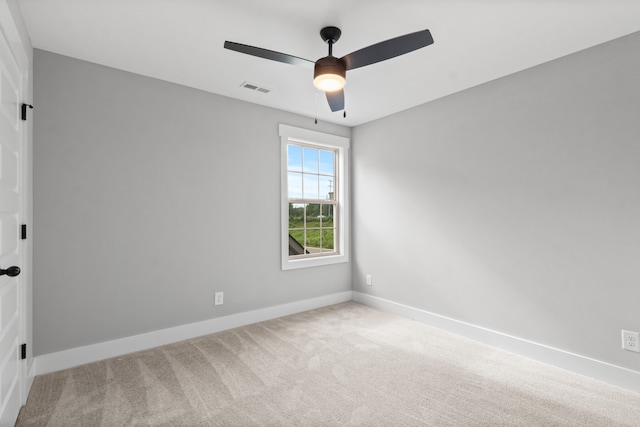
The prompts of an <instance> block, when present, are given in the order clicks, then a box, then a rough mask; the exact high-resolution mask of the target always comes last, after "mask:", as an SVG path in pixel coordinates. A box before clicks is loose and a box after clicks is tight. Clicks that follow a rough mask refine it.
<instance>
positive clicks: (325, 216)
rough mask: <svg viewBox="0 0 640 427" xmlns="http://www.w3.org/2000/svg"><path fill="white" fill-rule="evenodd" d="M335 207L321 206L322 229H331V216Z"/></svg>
mask: <svg viewBox="0 0 640 427" xmlns="http://www.w3.org/2000/svg"><path fill="white" fill-rule="evenodd" d="M334 209H335V206H333V205H322V227H323V228H325V227H333V216H334V214H335V212H334Z"/></svg>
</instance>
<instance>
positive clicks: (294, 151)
mask: <svg viewBox="0 0 640 427" xmlns="http://www.w3.org/2000/svg"><path fill="white" fill-rule="evenodd" d="M287 170H290V171H295V172H302V147H299V146H297V145H288V146H287Z"/></svg>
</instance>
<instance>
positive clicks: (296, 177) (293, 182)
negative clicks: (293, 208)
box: [287, 172, 302, 199]
mask: <svg viewBox="0 0 640 427" xmlns="http://www.w3.org/2000/svg"><path fill="white" fill-rule="evenodd" d="M287 175H288V179H287V186H288V189H289V198H290V199H301V198H302V174H301V173H297V172H289V173H288V174H287Z"/></svg>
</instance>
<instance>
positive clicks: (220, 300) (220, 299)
mask: <svg viewBox="0 0 640 427" xmlns="http://www.w3.org/2000/svg"><path fill="white" fill-rule="evenodd" d="M214 304H215V305H222V304H224V292H216V295H215V302H214Z"/></svg>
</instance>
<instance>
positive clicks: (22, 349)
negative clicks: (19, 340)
mask: <svg viewBox="0 0 640 427" xmlns="http://www.w3.org/2000/svg"><path fill="white" fill-rule="evenodd" d="M26 358H27V345H26V344H22V345H21V346H20V359H22V360H24V359H26Z"/></svg>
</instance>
